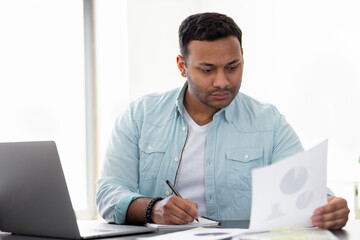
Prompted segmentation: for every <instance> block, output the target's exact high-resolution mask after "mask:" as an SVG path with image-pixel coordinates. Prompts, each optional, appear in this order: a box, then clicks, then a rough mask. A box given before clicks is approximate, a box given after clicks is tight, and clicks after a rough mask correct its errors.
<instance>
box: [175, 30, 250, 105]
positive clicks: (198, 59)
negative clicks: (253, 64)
mask: <svg viewBox="0 0 360 240" xmlns="http://www.w3.org/2000/svg"><path fill="white" fill-rule="evenodd" d="M188 50H189V51H188V52H189V54H188V59H187V66H186V67H185V62H183V63H182V62H181V59H182V58H181V56H179V57H180V59H179V57H178V66H179V69H180V71H182V75H183V76H186V77H187V79H188V89H187V92H186V94H187V96H186V97H187V99H188V100H189V102H188V105H196V106H200V107H205V108H210V109H209V110H211V109H213V110H214V109H216V110H219V109H221V108H223V107H226V106H227V105H229V104H230V103H231V101H232V100H233V99H234V98H235V96H236V94H237V93H238V91H239V89H240V85H241V79H242V73H243V56H242V49H241V47H240V42H239V40H238V39H237V38H236V37H234V36H230V37H227V38H223V39H219V40H216V41H197V40H194V41H191V42H190V43H189V45H188ZM182 60H183V59H182Z"/></svg>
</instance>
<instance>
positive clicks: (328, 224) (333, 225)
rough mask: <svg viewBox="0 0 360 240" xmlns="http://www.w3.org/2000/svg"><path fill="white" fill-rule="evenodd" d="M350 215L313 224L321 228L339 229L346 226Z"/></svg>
mask: <svg viewBox="0 0 360 240" xmlns="http://www.w3.org/2000/svg"><path fill="white" fill-rule="evenodd" d="M347 220H348V217H346V218H343V219H337V220H333V221H325V222H313V225H314V226H316V227H319V228H324V229H339V228H342V227H344V226H345V224H346V222H347Z"/></svg>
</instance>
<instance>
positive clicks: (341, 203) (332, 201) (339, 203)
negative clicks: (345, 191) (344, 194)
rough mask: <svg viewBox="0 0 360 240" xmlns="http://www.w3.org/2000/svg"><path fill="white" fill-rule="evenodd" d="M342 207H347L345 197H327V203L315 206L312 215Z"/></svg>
mask: <svg viewBox="0 0 360 240" xmlns="http://www.w3.org/2000/svg"><path fill="white" fill-rule="evenodd" d="M342 208H347V202H346V200H345V199H343V198H339V197H329V198H328V203H327V204H326V205H325V206H322V207H320V208H317V209H316V210H315V211H314V215H315V216H316V215H323V214H326V213H331V212H335V211H337V210H338V209H342Z"/></svg>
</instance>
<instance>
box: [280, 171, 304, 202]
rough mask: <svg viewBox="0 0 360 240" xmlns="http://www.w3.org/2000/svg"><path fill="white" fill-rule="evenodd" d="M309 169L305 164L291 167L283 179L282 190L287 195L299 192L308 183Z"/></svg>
mask: <svg viewBox="0 0 360 240" xmlns="http://www.w3.org/2000/svg"><path fill="white" fill-rule="evenodd" d="M306 180H307V170H306V168H305V167H303V166H298V167H294V168H292V169H290V170H289V171H288V172H287V173H286V174H285V175H284V176H283V178H282V179H281V183H280V190H281V192H282V193H284V194H286V195H290V194H294V193H296V192H298V191H299V190H300V189H301V188H302V187H303V186H304V185H305V183H306Z"/></svg>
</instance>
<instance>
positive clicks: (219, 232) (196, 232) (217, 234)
mask: <svg viewBox="0 0 360 240" xmlns="http://www.w3.org/2000/svg"><path fill="white" fill-rule="evenodd" d="M246 231H248V229H240V228H202V227H199V228H193V229H190V230H185V231H178V232H173V233H168V234H163V235H159V236H154V237H148V238H137V239H138V240H146V239H147V240H169V239H171V240H184V239H186V240H192V239H201V240H216V239H229V238H231V237H234V236H238V235H239V234H242V233H244V232H246Z"/></svg>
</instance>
